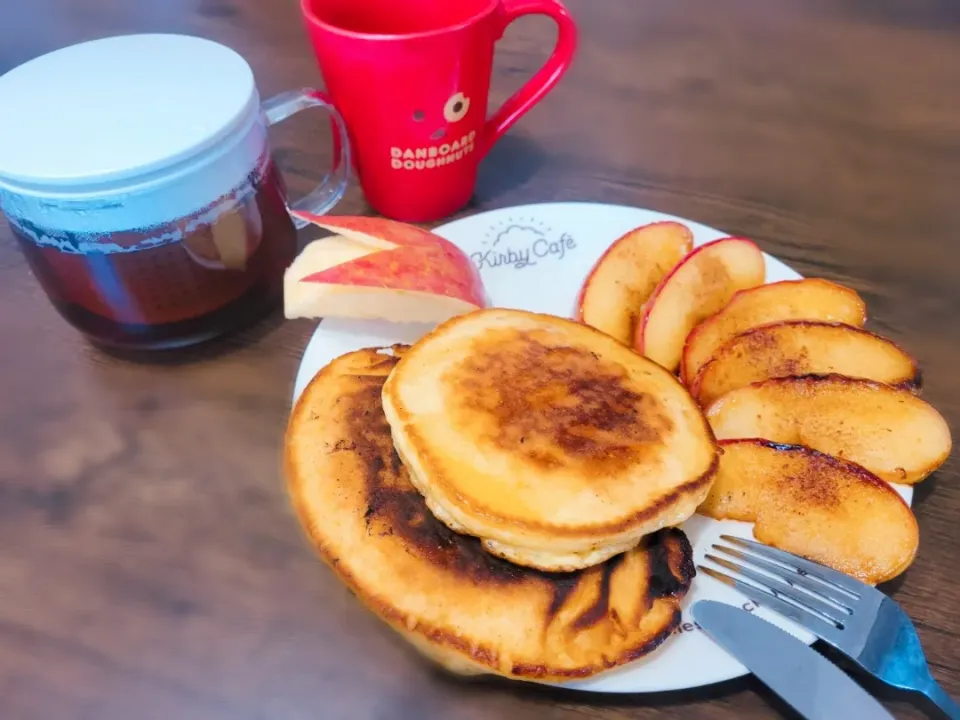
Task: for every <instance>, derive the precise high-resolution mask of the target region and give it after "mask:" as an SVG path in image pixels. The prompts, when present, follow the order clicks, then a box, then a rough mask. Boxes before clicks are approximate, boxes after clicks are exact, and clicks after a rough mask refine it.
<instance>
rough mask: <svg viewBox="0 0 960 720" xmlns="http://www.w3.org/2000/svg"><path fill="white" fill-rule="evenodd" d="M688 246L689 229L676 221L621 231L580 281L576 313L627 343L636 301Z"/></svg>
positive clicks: (637, 309) (636, 311)
mask: <svg viewBox="0 0 960 720" xmlns="http://www.w3.org/2000/svg"><path fill="white" fill-rule="evenodd" d="M692 249H693V233H692V232H690V229H689V228H688V227H687V226H686V225H683V224H682V223H678V222H673V221H665V222H655V223H651V224H649V225H643V226H641V227H638V228H634V229H633V230H631V231H630V232H628V233H626V234H624V235H622V236H621V237H619V238H618V239H617V240H615V241H614V242H613V244H611V245H610V247H608V248H607V249H606V251H605V252H604V253H603V255H601V256H600V259H599V260H597V262H596V264H595V265H594V266H593V268H592V269H591V270H590V273H589V274H588V275H587V278H586V280H585V281H584V283H583V285H582V286H581V288H580V292H579V294H578V297H577V319H578V320H579V321H580V322H582V323H585V324H587V325H590V326H592V327H595V328H596V329H597V330H600V331H601V332H605V333H606V334H607V335H610V336H611V337H613V338H615V339H617V340H619V341H620V342H621V343H623V344H624V345H627V346H629V345H631V344H632V343H633V335H634V330H635V327H636V321H637V318H638V317H639V315H640V310H641V307H642V305H643V304H644V303H645V302H646V301H647V299H648V298H649V297H650V295H651V294H652V293H653V291H654V288H656V286H657V283H659V282H660V280H662V279H663V277H664V276H665V275H666V274H667V273H668V272H670V271H671V270H672V269H673V268H674V266H676V264H677V263H678V262H680V260H682V259H683V258H684V256H686V255H687V253H689V252H690V251H691V250H692Z"/></svg>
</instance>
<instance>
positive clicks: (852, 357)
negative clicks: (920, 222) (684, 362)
mask: <svg viewBox="0 0 960 720" xmlns="http://www.w3.org/2000/svg"><path fill="white" fill-rule="evenodd" d="M694 332H696V331H694ZM790 375H846V376H848V377H858V378H865V379H867V380H876V381H877V382H882V383H886V384H888V385H897V386H900V387H905V388H913V389H916V388H918V387H919V386H920V372H919V370H918V369H917V362H916V360H914V359H913V358H912V357H910V355H908V354H907V353H906V352H905V351H904V350H903V349H901V348H900V346H899V345H897V344H896V343H895V342H893V341H892V340H888V339H887V338H884V337H881V336H880V335H875V334H874V333H872V332H869V331H867V330H864V329H863V328H858V327H852V326H850V325H844V324H843V323H825V322H812V321H810V320H787V321H785V322H779V323H773V324H771V325H761V326H760V327H756V328H753V329H751V330H747V331H746V332H743V333H740V334H739V335H735V336H734V337H733V338H731V339H730V340H728V341H727V342H726V343H724V344H723V345H721V346H720V348H719V349H718V350H717V351H716V352H715V353H714V354H713V357H712V358H711V359H710V361H709V362H707V364H706V365H704V366H703V367H701V368H700V372H698V373H697V376H696V379H695V380H694V381H693V384H692V386H691V389H690V394H691V395H693V396H694V397H695V398H696V399H697V400H698V401H699V402H700V404H701V405H703V406H704V407H706V406H707V405H710V404H711V403H712V402H713V401H714V400H716V399H717V398H719V397H721V396H722V395H724V394H726V393H728V392H730V391H731V390H736V389H737V388H741V387H745V386H746V385H750V384H751V383H755V382H760V381H761V380H768V379H770V378H776V377H787V376H790Z"/></svg>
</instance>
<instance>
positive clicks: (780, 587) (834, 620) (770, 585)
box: [706, 553, 849, 629]
mask: <svg viewBox="0 0 960 720" xmlns="http://www.w3.org/2000/svg"><path fill="white" fill-rule="evenodd" d="M706 558H707V560H711V561H713V562H715V563H716V564H717V565H719V566H720V567H723V568H726V569H727V570H733V572H735V573H739V574H740V575H743V577H745V578H747V579H748V580H753V582H755V583H756V584H757V585H759V586H760V587H762V588H764V589H766V590H769V591H770V592H771V593H773V595H775V596H776V597H780V598H785V599H786V600H788V601H790V602H791V603H794V604H796V605H799V606H800V607H801V608H803V609H804V610H806V611H807V612H810V613H813V614H814V615H817V616H819V617H820V618H821V619H822V620H823V621H824V622H827V623H829V624H831V625H833V626H834V627H837V628H841V629H842V627H843V620H842V619H841V618H839V617H837V616H838V615H840V614H841V613H843V611H842V610H840V609H839V608H836V607H834V606H832V605H828V604H827V603H825V602H823V601H822V600H820V599H818V598H815V597H813V595H808V594H806V593H804V592H802V591H798V590H797V589H796V588H794V587H793V586H791V585H788V584H787V583H785V582H783V581H781V580H780V579H779V578H775V577H771V576H768V575H764V574H763V573H758V572H755V571H754V570H751V569H750V568H748V567H745V566H743V565H738V564H737V563H734V562H730V561H729V560H724V559H723V558H719V557H717V556H716V555H710V554H709V553H708V554H707V555H706ZM843 614H846V613H843ZM847 617H849V615H847Z"/></svg>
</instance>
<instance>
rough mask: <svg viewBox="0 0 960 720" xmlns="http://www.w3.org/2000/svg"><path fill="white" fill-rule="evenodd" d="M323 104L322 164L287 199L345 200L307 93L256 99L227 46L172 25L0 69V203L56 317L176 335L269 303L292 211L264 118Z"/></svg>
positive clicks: (174, 341) (173, 341)
mask: <svg viewBox="0 0 960 720" xmlns="http://www.w3.org/2000/svg"><path fill="white" fill-rule="evenodd" d="M310 107H322V108H325V109H326V111H327V112H328V113H329V114H330V118H331V122H330V124H331V126H332V127H333V129H334V133H333V135H334V138H333V142H334V168H333V170H332V171H331V172H330V173H328V175H327V177H326V178H325V179H324V181H323V183H322V184H321V185H320V186H319V187H318V188H316V189H315V190H314V191H313V192H312V193H310V194H309V195H307V196H306V197H304V198H303V199H301V200H299V201H298V202H296V203H294V204H293V205H291V206H290V207H291V208H293V209H299V210H305V211H309V212H312V213H315V214H322V213H324V212H326V211H327V210H329V209H330V208H331V207H332V206H333V205H335V204H336V203H337V201H338V200H339V199H340V198H341V196H342V195H343V192H344V189H345V186H346V180H347V173H348V168H349V157H348V156H349V146H348V141H347V135H346V132H345V129H344V126H343V122H342V120H341V119H340V116H339V115H338V114H337V112H336V110H335V109H334V108H333V107H331V106H330V105H328V104H327V103H326V102H325V100H324V99H323V97H322V95H320V93H318V92H316V91H313V90H296V91H292V92H289V93H285V94H282V95H279V96H277V97H275V98H272V99H270V100H267V101H266V102H264V103H261V102H260V97H259V94H258V92H257V88H256V85H255V83H254V77H253V72H252V71H251V68H250V66H249V65H248V64H247V62H246V61H245V60H244V59H243V58H242V57H241V56H240V55H238V54H237V53H236V52H234V51H233V50H231V49H229V48H227V47H225V46H223V45H220V44H218V43H214V42H211V41H209V40H204V39H201V38H197V37H191V36H183V35H128V36H122V37H112V38H106V39H102V40H95V41H92V42H87V43H82V44H79V45H74V46H71V47H67V48H64V49H61V50H58V51H55V52H53V53H50V54H48V55H44V56H42V57H39V58H37V59H35V60H32V61H29V62H27V63H25V64H23V65H21V66H19V67H17V68H15V69H13V70H11V71H10V72H9V73H7V74H6V75H4V76H2V77H0V209H2V211H3V213H4V215H6V217H7V219H8V221H9V224H10V228H11V230H12V232H13V235H14V236H15V237H16V239H17V241H18V242H19V245H20V248H21V249H22V251H23V254H24V255H25V257H26V260H27V263H28V264H29V267H30V269H31V270H32V271H33V274H34V275H35V276H36V278H37V280H38V281H39V283H40V285H41V286H42V287H43V289H44V290H45V291H46V294H47V295H48V296H49V298H50V300H51V301H52V302H53V304H54V306H55V307H56V308H57V310H58V311H59V312H60V314H61V315H62V316H63V317H64V318H65V319H66V320H67V321H68V322H69V323H71V324H72V325H73V326H74V327H76V328H77V329H79V330H80V331H82V332H83V333H84V334H86V335H87V336H88V337H89V338H91V339H92V340H93V341H94V342H96V343H100V344H106V345H113V346H121V347H128V348H162V347H176V346H182V345H189V344H192V343H196V342H200V341H203V340H206V339H209V338H212V337H215V336H217V335H221V334H223V333H225V332H228V331H230V330H234V329H237V328H239V327H241V326H244V325H246V324H249V323H251V322H253V321H255V320H257V319H259V318H260V317H262V316H263V315H264V314H265V313H266V312H268V311H269V310H270V309H271V308H273V307H274V306H275V305H276V304H277V303H278V302H279V301H280V299H281V297H282V281H283V272H284V269H285V268H286V267H287V266H288V265H289V264H290V263H291V262H292V261H293V258H294V256H295V255H296V252H297V246H296V229H295V227H296V226H297V225H298V221H297V220H295V219H294V218H293V217H292V216H291V215H290V213H289V212H288V205H287V198H286V190H285V185H284V182H283V180H282V178H281V177H280V174H279V172H278V170H277V168H276V166H275V164H274V162H273V159H272V157H271V153H270V146H269V142H268V139H267V127H268V126H269V125H270V124H272V123H274V122H277V121H279V120H283V119H284V118H286V117H288V116H289V115H291V114H293V113H295V112H298V111H299V110H302V109H305V108H310Z"/></svg>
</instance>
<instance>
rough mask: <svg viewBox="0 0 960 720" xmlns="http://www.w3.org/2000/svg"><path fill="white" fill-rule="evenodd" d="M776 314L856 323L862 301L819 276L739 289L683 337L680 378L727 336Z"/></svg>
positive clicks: (861, 318)
mask: <svg viewBox="0 0 960 720" xmlns="http://www.w3.org/2000/svg"><path fill="white" fill-rule="evenodd" d="M782 320H822V321H824V322H840V323H844V324H846V325H853V326H856V327H861V326H862V325H863V323H864V322H865V321H866V305H865V304H864V302H863V300H861V299H860V296H859V295H857V293H856V292H855V291H853V290H851V289H850V288H847V287H844V286H843V285H837V284H836V283H832V282H830V281H828V280H821V279H819V278H808V279H804V280H783V281H781V282H775V283H770V284H769V285H763V286H761V287H756V288H752V289H750V290H744V291H743V292H740V293H737V294H736V295H735V296H734V297H733V299H731V300H730V302H729V304H727V306H726V307H725V308H723V310H721V311H720V312H718V313H717V314H716V315H714V316H713V317H711V318H710V319H708V320H706V321H704V322H703V323H701V324H700V325H699V326H698V327H696V328H694V330H693V332H691V333H690V335H689V336H688V337H687V339H686V342H685V343H684V346H683V360H682V363H681V366H680V379H681V380H682V381H683V383H684V384H685V385H687V386H688V387H689V386H690V385H691V384H692V383H693V381H694V379H695V378H696V377H697V373H698V372H699V371H700V368H701V367H703V365H704V364H705V363H706V362H707V361H708V360H709V359H710V358H711V357H712V356H713V354H714V353H715V352H716V351H717V349H718V348H719V347H720V346H721V345H723V344H724V343H725V342H727V341H728V340H729V339H730V338H732V337H733V336H735V335H739V334H740V333H742V332H743V331H745V330H749V329H750V328H753V327H757V326H758V325H767V324H769V323H775V322H780V321H782Z"/></svg>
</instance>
